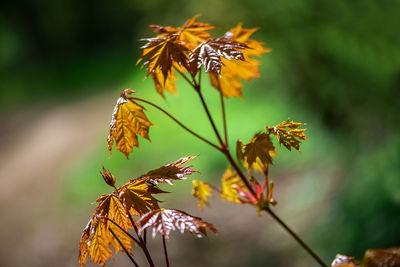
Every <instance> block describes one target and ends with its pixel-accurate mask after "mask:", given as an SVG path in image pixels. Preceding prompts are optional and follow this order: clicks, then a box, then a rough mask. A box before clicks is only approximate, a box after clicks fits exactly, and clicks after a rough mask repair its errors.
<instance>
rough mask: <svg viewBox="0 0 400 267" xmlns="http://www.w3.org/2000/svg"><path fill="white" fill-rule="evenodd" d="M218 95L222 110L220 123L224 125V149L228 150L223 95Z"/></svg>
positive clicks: (220, 93)
mask: <svg viewBox="0 0 400 267" xmlns="http://www.w3.org/2000/svg"><path fill="white" fill-rule="evenodd" d="M219 95H220V100H221V110H222V122H223V125H224V137H225V147H226V148H227V149H229V145H228V128H227V127H226V113H225V101H224V95H223V94H222V92H219Z"/></svg>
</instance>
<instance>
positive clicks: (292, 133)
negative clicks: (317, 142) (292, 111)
mask: <svg viewBox="0 0 400 267" xmlns="http://www.w3.org/2000/svg"><path fill="white" fill-rule="evenodd" d="M303 125H304V123H301V122H293V121H290V119H288V120H286V121H283V122H281V123H280V124H278V125H276V126H275V127H268V126H267V127H265V128H266V130H267V132H268V134H273V135H275V136H276V137H277V138H278V141H279V144H280V145H281V144H283V145H284V146H285V147H286V148H287V149H288V150H289V151H291V150H292V147H293V148H294V149H296V150H297V151H300V143H301V141H300V140H306V135H305V134H304V131H305V130H306V129H299V127H301V126H303Z"/></svg>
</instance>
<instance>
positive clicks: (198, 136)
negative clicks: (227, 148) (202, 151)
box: [128, 97, 221, 150]
mask: <svg viewBox="0 0 400 267" xmlns="http://www.w3.org/2000/svg"><path fill="white" fill-rule="evenodd" d="M128 99H133V100H137V101H141V102H144V103H146V104H149V105H151V106H153V107H155V108H156V109H158V110H160V111H161V112H163V113H164V114H165V115H167V116H168V117H169V118H171V119H172V120H173V121H174V122H176V123H177V124H178V125H179V126H181V127H182V128H183V129H184V130H185V131H187V132H189V133H190V134H192V135H194V136H195V137H197V138H198V139H200V140H202V141H203V142H205V143H207V144H208V145H210V146H212V147H214V148H215V149H218V150H221V148H220V147H218V146H217V145H215V144H213V143H211V142H210V141H208V140H207V139H205V138H203V137H201V136H200V135H198V134H197V133H195V132H193V131H192V130H190V129H189V128H187V127H186V126H185V125H183V124H182V123H181V122H180V121H178V120H177V119H176V118H175V117H174V116H172V115H171V114H170V113H168V112H167V111H166V110H165V109H163V108H161V107H160V106H158V105H156V104H154V103H152V102H150V101H147V100H145V99H141V98H137V97H128Z"/></svg>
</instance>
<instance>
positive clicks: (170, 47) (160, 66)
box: [136, 35, 188, 84]
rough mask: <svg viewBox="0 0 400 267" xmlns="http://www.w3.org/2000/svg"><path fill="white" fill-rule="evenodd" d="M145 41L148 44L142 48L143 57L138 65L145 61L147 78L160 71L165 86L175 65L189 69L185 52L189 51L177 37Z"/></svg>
mask: <svg viewBox="0 0 400 267" xmlns="http://www.w3.org/2000/svg"><path fill="white" fill-rule="evenodd" d="M143 40H147V41H148V43H147V44H145V45H144V46H142V49H143V51H142V55H141V57H140V58H139V60H138V62H137V63H136V64H139V62H140V61H142V60H143V59H145V61H144V63H143V66H146V69H147V76H149V75H150V74H152V73H153V72H156V73H157V71H159V72H161V74H162V76H163V79H164V84H165V83H166V81H167V79H168V76H169V75H170V74H171V71H172V67H173V65H174V64H177V65H179V66H184V67H187V55H186V54H185V51H188V48H187V47H185V46H184V45H183V43H182V42H181V41H179V40H178V36H177V35H168V36H165V37H156V38H150V39H143Z"/></svg>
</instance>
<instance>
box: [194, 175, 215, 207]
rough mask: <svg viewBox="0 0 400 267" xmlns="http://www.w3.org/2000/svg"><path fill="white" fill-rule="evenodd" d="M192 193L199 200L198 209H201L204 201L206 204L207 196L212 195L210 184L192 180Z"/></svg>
mask: <svg viewBox="0 0 400 267" xmlns="http://www.w3.org/2000/svg"><path fill="white" fill-rule="evenodd" d="M192 188H193V189H192V195H193V196H194V197H195V198H197V199H198V200H199V209H200V210H203V208H204V203H206V204H207V205H209V204H208V197H211V196H212V193H211V188H210V186H209V185H208V184H207V183H205V182H202V181H200V182H199V181H197V180H193V186H192Z"/></svg>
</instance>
